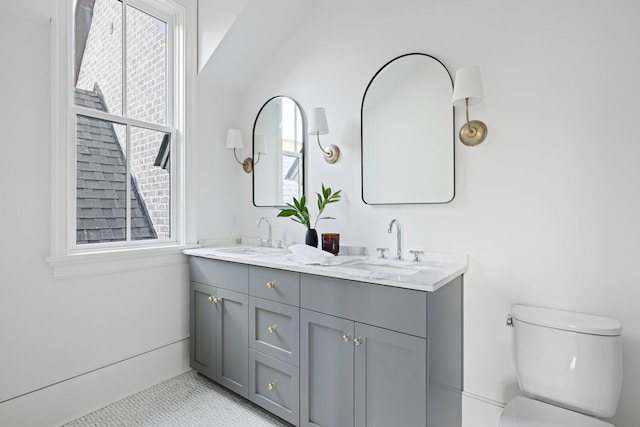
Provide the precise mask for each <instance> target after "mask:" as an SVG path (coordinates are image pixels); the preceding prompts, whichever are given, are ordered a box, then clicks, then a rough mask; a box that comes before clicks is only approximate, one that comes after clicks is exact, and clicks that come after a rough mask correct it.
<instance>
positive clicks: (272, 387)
mask: <svg viewBox="0 0 640 427" xmlns="http://www.w3.org/2000/svg"><path fill="white" fill-rule="evenodd" d="M299 390H300V373H299V370H298V368H297V367H295V366H293V365H289V364H288V363H285V362H283V361H281V360H278V359H274V358H273V357H271V356H267V355H266V354H262V353H260V352H258V351H255V350H253V349H250V350H249V399H250V400H251V401H252V402H253V403H255V404H256V405H259V406H262V407H263V408H264V409H266V410H267V411H269V412H271V413H273V414H275V415H277V416H279V417H280V418H282V419H284V420H286V421H288V422H290V423H292V424H295V425H298V423H299V421H300V393H299Z"/></svg>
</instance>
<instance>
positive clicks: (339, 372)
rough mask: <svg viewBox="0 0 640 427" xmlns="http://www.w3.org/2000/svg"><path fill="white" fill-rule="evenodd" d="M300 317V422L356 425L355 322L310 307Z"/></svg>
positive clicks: (335, 426) (328, 426)
mask: <svg viewBox="0 0 640 427" xmlns="http://www.w3.org/2000/svg"><path fill="white" fill-rule="evenodd" d="M300 319H301V321H300V411H301V412H300V424H301V425H303V426H324V427H349V426H353V422H354V415H353V391H354V383H353V378H354V373H353V355H354V345H353V327H354V323H353V322H352V321H349V320H345V319H341V318H339V317H333V316H329V315H326V314H320V313H317V312H314V311H309V310H300ZM389 425H396V424H389Z"/></svg>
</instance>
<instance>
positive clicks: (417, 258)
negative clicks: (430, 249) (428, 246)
mask: <svg viewBox="0 0 640 427" xmlns="http://www.w3.org/2000/svg"><path fill="white" fill-rule="evenodd" d="M409 253H411V254H413V262H416V263H418V262H420V261H422V260H421V259H420V255H424V251H409Z"/></svg>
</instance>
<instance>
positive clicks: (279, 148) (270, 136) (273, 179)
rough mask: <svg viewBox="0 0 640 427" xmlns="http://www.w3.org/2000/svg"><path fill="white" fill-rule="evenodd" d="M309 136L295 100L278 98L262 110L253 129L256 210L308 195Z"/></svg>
mask: <svg viewBox="0 0 640 427" xmlns="http://www.w3.org/2000/svg"><path fill="white" fill-rule="evenodd" d="M305 133H306V132H305V125H304V118H303V114H302V109H301V108H300V106H299V105H298V103H297V102H296V101H294V100H293V99H291V98H289V97H286V96H274V97H273V98H271V99H269V100H268V101H267V102H266V103H265V104H264V105H263V106H262V108H260V111H259V112H258V115H257V116H256V121H255V123H254V125H253V159H254V165H253V204H254V205H255V206H284V204H285V203H293V198H294V197H296V198H300V196H301V195H302V194H304V170H303V167H304V143H305Z"/></svg>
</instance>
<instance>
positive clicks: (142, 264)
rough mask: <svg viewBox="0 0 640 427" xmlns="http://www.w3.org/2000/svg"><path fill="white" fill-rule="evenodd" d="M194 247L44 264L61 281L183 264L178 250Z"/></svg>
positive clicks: (101, 253) (74, 257) (81, 256)
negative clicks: (49, 267) (47, 265)
mask: <svg viewBox="0 0 640 427" xmlns="http://www.w3.org/2000/svg"><path fill="white" fill-rule="evenodd" d="M194 247H198V245H167V246H156V247H153V248H149V247H146V248H130V249H129V248H127V249H119V250H108V251H106V250H105V251H95V252H82V253H73V254H68V255H59V256H50V257H47V258H46V261H47V263H48V264H49V265H50V266H51V268H52V269H53V278H54V279H65V278H71V277H83V276H94V275H100V274H106V273H117V272H120V271H129V270H138V269H143V268H153V267H160V266H166V265H170V264H180V263H184V262H185V261H186V258H185V256H184V255H183V254H182V251H183V250H184V249H190V248H194Z"/></svg>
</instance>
